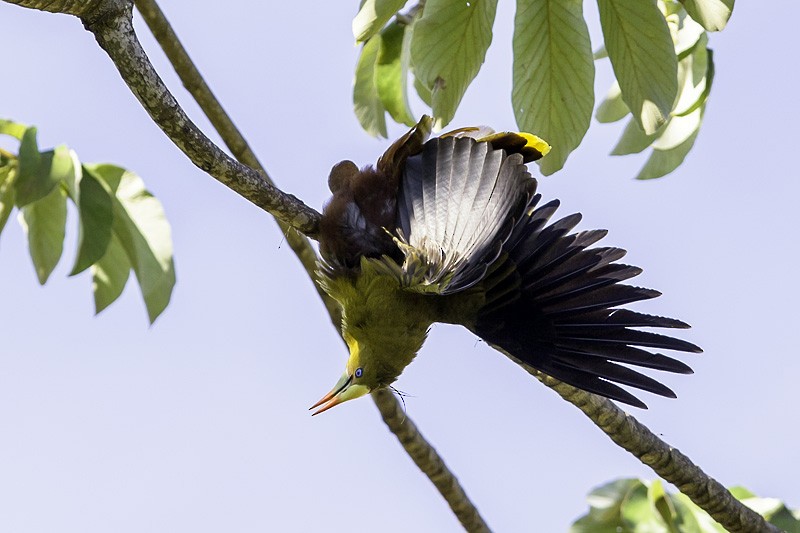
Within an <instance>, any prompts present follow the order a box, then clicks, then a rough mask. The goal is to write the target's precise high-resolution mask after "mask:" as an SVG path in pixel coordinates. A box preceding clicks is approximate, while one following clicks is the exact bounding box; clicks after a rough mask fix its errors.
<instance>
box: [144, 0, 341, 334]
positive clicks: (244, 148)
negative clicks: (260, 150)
mask: <svg viewBox="0 0 800 533" xmlns="http://www.w3.org/2000/svg"><path fill="white" fill-rule="evenodd" d="M134 3H135V5H136V9H137V10H138V11H139V13H140V14H141V15H142V18H143V19H144V21H145V22H146V23H147V27H148V28H149V29H150V31H151V32H152V34H153V36H154V37H155V38H156V41H157V42H158V44H159V45H160V46H161V49H162V50H163V51H164V53H165V54H166V56H167V59H169V61H170V63H171V64H172V66H173V68H174V69H175V72H176V73H177V74H178V77H179V78H180V80H181V82H182V83H183V86H184V87H185V88H186V90H187V91H189V94H191V95H192V97H193V98H194V99H195V101H196V102H197V103H198V105H199V106H200V109H201V110H202V111H203V114H205V115H206V117H208V119H209V120H210V121H211V124H212V125H213V126H214V129H215V130H216V131H217V133H219V135H220V137H221V138H222V140H223V142H224V143H225V146H227V147H228V150H230V151H231V153H232V154H233V156H234V157H235V158H236V159H237V160H238V161H239V162H241V163H244V164H245V165H247V166H249V167H250V168H253V169H256V170H257V171H258V172H259V173H261V176H262V177H263V179H264V180H265V181H266V182H267V183H268V184H270V185H274V182H273V181H272V179H271V178H270V177H269V174H268V173H267V171H266V170H265V169H264V166H263V165H262V164H261V162H260V161H259V160H258V158H257V157H256V155H255V153H254V152H253V150H252V149H251V148H250V145H249V144H247V141H246V140H245V138H244V136H243V135H242V134H241V132H240V131H239V129H238V128H237V127H236V124H234V123H233V120H232V119H231V118H230V116H229V115H228V113H227V112H226V111H225V109H224V108H223V107H222V104H221V103H220V101H219V100H218V99H217V97H216V96H215V95H214V93H213V92H212V91H211V88H210V87H209V86H208V84H207V83H206V81H205V80H204V79H203V76H202V75H201V74H200V71H198V70H197V67H196V66H195V64H194V62H193V61H192V58H191V57H189V54H188V52H187V51H186V49H185V48H184V47H183V44H181V42H180V40H179V39H178V36H177V35H176V34H175V32H174V31H173V29H172V26H170V24H169V21H168V20H167V19H166V17H165V16H164V13H163V12H162V11H161V8H160V7H159V6H158V4H156V2H155V1H154V0H135V2H134ZM275 221H276V222H277V223H278V226H279V227H280V229H281V231H282V232H283V234H284V236H285V237H286V242H287V243H288V244H289V247H290V248H291V249H292V251H293V252H294V253H295V255H297V258H298V259H299V260H300V263H301V264H302V265H303V268H304V269H305V270H306V272H307V273H308V275H309V277H311V279H312V281H316V268H317V254H316V252H315V251H314V248H312V246H311V243H310V242H309V241H308V239H307V238H306V237H305V236H304V235H303V234H302V233H299V232H298V231H297V230H295V229H294V228H291V227H290V226H289V225H288V224H287V223H286V222H284V221H283V220H282V219H281V218H279V217H275ZM314 287H315V288H316V289H317V293H318V295H319V297H320V299H321V300H322V303H323V304H324V305H325V308H326V309H327V311H328V314H330V316H331V320H332V321H333V323H334V325H337V324H341V321H342V317H341V310H340V308H339V304H337V303H336V301H335V300H334V299H333V298H331V297H330V296H328V293H326V292H325V291H323V290H322V289H321V288H320V286H319V285H318V284H317V283H316V282H315V283H314Z"/></svg>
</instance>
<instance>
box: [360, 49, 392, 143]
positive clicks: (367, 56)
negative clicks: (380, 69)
mask: <svg viewBox="0 0 800 533" xmlns="http://www.w3.org/2000/svg"><path fill="white" fill-rule="evenodd" d="M381 41H382V38H381V35H380V34H378V35H374V36H373V37H372V38H371V39H370V40H369V41H367V42H366V43H364V46H363V47H362V48H361V56H359V58H358V64H357V65H356V79H355V83H354V84H353V106H354V109H355V113H356V118H358V122H359V123H360V124H361V127H362V128H364V130H365V131H366V132H367V133H369V134H370V135H375V136H376V137H377V136H380V137H386V136H387V133H386V113H385V111H386V110H385V108H384V107H383V104H382V103H381V99H380V97H379V96H378V88H377V87H376V85H375V64H376V62H377V60H378V52H379V51H380V47H381Z"/></svg>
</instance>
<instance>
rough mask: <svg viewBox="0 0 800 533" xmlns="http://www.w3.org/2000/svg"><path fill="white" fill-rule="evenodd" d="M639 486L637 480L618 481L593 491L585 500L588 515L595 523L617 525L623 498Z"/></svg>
mask: <svg viewBox="0 0 800 533" xmlns="http://www.w3.org/2000/svg"><path fill="white" fill-rule="evenodd" d="M639 484H641V482H640V481H639V480H638V479H618V480H616V481H612V482H610V483H606V484H605V485H603V486H601V487H598V488H596V489H594V490H593V491H592V492H590V493H589V496H588V497H587V498H586V499H587V500H588V502H589V506H590V509H589V515H590V516H591V517H592V518H593V519H594V520H595V521H597V522H608V523H613V524H617V523H618V518H619V510H620V506H621V505H622V502H623V500H624V499H625V496H626V495H627V494H628V493H629V492H630V491H631V490H633V489H634V488H635V487H636V486H637V485H639Z"/></svg>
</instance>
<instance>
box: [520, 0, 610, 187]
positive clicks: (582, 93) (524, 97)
mask: <svg viewBox="0 0 800 533" xmlns="http://www.w3.org/2000/svg"><path fill="white" fill-rule="evenodd" d="M582 4H583V3H582V1H581V0H518V1H517V14H516V17H515V19H514V39H513V45H514V88H513V91H512V93H511V101H512V104H513V106H514V114H515V116H516V119H517V125H518V126H519V128H520V129H521V130H524V131H530V132H533V133H535V134H536V135H538V136H540V137H542V138H543V139H544V140H546V141H547V142H548V143H549V144H550V146H552V150H550V153H548V154H547V157H545V158H543V159H542V160H541V161H539V166H540V168H541V171H542V173H543V174H545V175H548V174H552V173H553V172H556V171H557V170H559V169H561V168H562V167H563V166H564V163H565V162H566V160H567V157H568V156H569V154H570V152H572V150H574V149H575V148H576V147H577V146H578V145H579V144H580V143H581V140H582V139H583V136H584V135H585V134H586V130H588V129H589V124H590V123H591V120H592V108H593V107H594V61H593V60H592V47H591V43H590V42H589V29H588V28H587V27H586V22H585V20H584V18H583V7H582Z"/></svg>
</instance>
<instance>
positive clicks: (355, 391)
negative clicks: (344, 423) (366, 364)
mask: <svg viewBox="0 0 800 533" xmlns="http://www.w3.org/2000/svg"><path fill="white" fill-rule="evenodd" d="M368 392H369V389H368V388H367V387H366V386H364V385H358V384H354V383H353V376H351V375H350V374H348V373H347V372H345V373H344V374H343V375H342V377H341V379H339V381H338V382H337V383H336V385H334V386H333V389H331V391H330V392H329V393H328V394H326V395H325V396H323V397H322V399H321V400H320V401H318V402H317V403H315V404H314V405H312V406H311V407H309V410H311V409H315V408H317V407H319V409H317V410H316V411H314V412H313V413H311V416H315V415H318V414H320V413H324V412H325V411H327V410H328V409H330V408H331V407H333V406H335V405H339V404H340V403H343V402H346V401H347V400H352V399H354V398H360V397H361V396H364V395H365V394H367V393H368Z"/></svg>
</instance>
